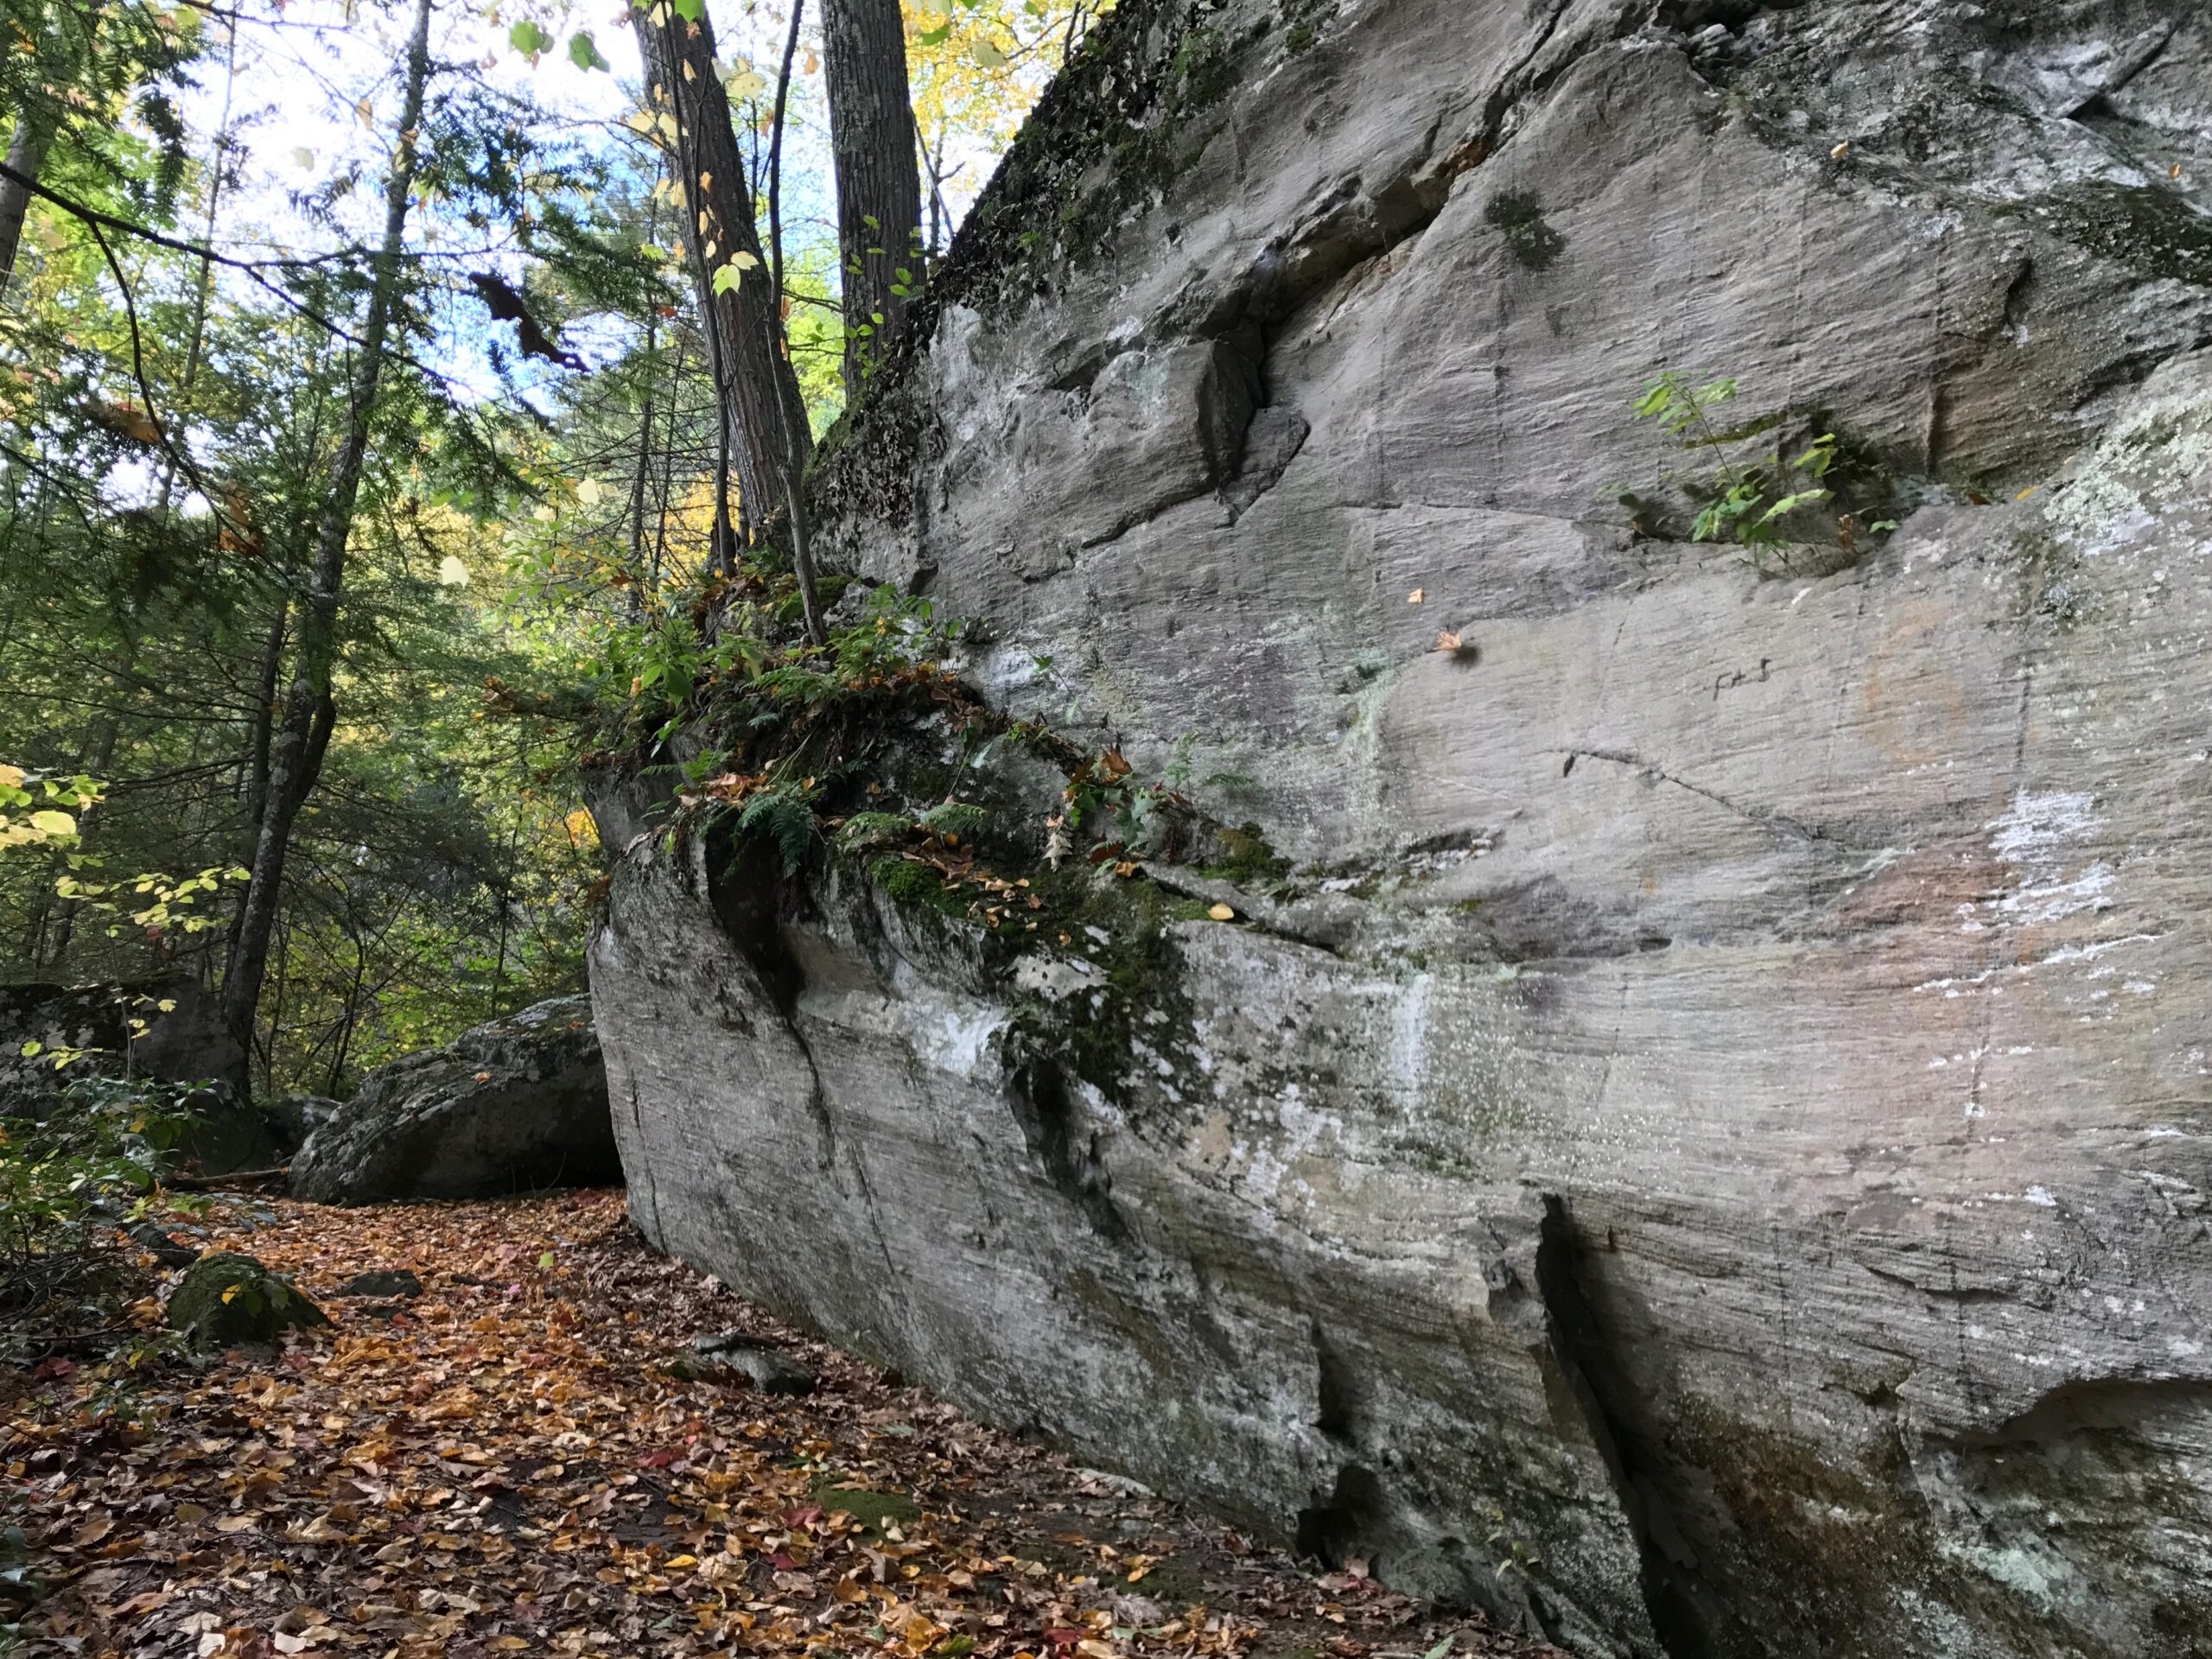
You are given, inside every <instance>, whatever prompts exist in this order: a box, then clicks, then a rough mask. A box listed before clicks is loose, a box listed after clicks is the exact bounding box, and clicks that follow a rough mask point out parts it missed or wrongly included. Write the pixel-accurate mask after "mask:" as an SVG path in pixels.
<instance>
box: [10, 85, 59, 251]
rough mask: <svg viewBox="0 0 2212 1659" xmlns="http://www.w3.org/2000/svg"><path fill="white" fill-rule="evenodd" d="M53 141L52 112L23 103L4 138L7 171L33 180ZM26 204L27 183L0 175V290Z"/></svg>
mask: <svg viewBox="0 0 2212 1659" xmlns="http://www.w3.org/2000/svg"><path fill="white" fill-rule="evenodd" d="M53 142H54V117H53V115H52V113H51V112H50V111H47V110H44V109H41V108H40V107H39V106H38V105H29V106H27V107H26V108H25V109H24V110H23V111H22V114H20V115H18V116H17V117H16V132H15V136H14V137H12V138H10V139H9V141H8V169H9V171H10V173H16V174H20V175H22V177H23V178H25V179H29V180H35V179H36V178H37V177H38V175H39V169H40V168H43V167H44V166H45V165H46V152H47V148H48V145H50V144H52V143H53ZM30 206H31V193H30V187H29V185H27V184H18V183H17V182H16V181H15V180H14V179H12V178H6V177H0V293H4V292H5V291H6V290H7V287H8V283H9V282H10V279H11V278H12V277H14V276H15V274H16V249H17V248H18V247H20V246H22V240H23V219H24V217H25V215H27V214H28V213H29V212H30Z"/></svg>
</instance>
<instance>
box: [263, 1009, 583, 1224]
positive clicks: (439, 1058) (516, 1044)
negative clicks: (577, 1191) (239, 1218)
mask: <svg viewBox="0 0 2212 1659" xmlns="http://www.w3.org/2000/svg"><path fill="white" fill-rule="evenodd" d="M621 1176H622V1164H621V1159H620V1154H619V1153H618V1152H617V1151H616V1148H615V1144H614V1135H613V1128H612V1127H611V1125H610V1124H609V1123H608V1121H607V1071H606V1067H605V1065H603V1064H602V1062H601V1058H600V1052H599V1039H598V1037H597V1036H596V1035H595V1034H594V1031H593V1028H592V1017H591V999H590V998H588V997H586V996H563V997H556V998H555V999H553V1000H552V1001H549V1002H540V1003H538V1004H537V1005H536V1006H535V1007H528V1008H524V1010H523V1011H522V1012H521V1013H519V1014H509V1015H508V1016H507V1017H506V1018H505V1019H504V1020H492V1021H490V1022H489V1023H487V1024H485V1025H481V1026H479V1027H476V1028H475V1029H474V1030H473V1031H469V1032H465V1033H462V1034H461V1036H460V1037H458V1038H456V1039H454V1041H453V1043H452V1044H450V1045H449V1046H447V1047H444V1048H436V1049H430V1050H427V1051H426V1052H423V1053H420V1054H410V1055H409V1056H408V1057H407V1058H405V1059H403V1060H395V1061H393V1062H392V1063H391V1065H387V1066H385V1067H384V1068H383V1069H382V1070H380V1071H374V1072H372V1073H371V1074H370V1076H369V1077H368V1079H367V1081H365V1083H363V1084H362V1085H361V1090H360V1092H359V1094H357V1095H355V1096H353V1099H352V1100H350V1101H348V1102H347V1103H346V1104H345V1106H343V1107H342V1108H340V1110H339V1111H338V1113H337V1114H336V1116H334V1117H331V1118H330V1119H329V1120H328V1121H327V1122H323V1123H322V1124H321V1126H320V1127H319V1128H315V1130H314V1132H313V1133H312V1134H310V1135H308V1139H307V1143H306V1144H305V1145H304V1146H302V1147H301V1148H300V1150H299V1153H298V1154H297V1155H296V1157H295V1158H294V1159H293V1160H292V1192H293V1194H294V1196H295V1197H297V1198H308V1199H310V1200H313V1201H314V1202H315V1203H319V1204H365V1203H369V1202H372V1201H373V1200H376V1199H379V1198H492V1197H498V1196H501V1195H505V1194H507V1193H512V1192H531V1191H534V1190H536V1189H537V1188H541V1187H548V1186H559V1185H571V1186H586V1185H595V1184H597V1183H601V1182H606V1181H616V1180H620V1179H621Z"/></svg>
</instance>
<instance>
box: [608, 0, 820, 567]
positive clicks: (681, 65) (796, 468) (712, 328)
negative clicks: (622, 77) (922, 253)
mask: <svg viewBox="0 0 2212 1659" xmlns="http://www.w3.org/2000/svg"><path fill="white" fill-rule="evenodd" d="M655 16H659V17H662V18H663V19H664V20H665V21H664V22H662V23H660V24H655V23H654V22H653V21H652V19H653V18H654V17H655ZM631 22H632V26H633V28H634V29H635V30H636V33H637V37H638V50H639V54H640V55H641V56H642V57H643V58H644V60H645V84H646V89H647V90H646V97H647V99H648V102H649V104H650V105H651V107H652V109H653V110H654V111H656V112H659V111H666V112H667V113H669V114H670V115H671V116H672V117H673V118H674V119H675V122H676V126H677V144H676V149H677V168H676V173H677V179H678V180H679V181H681V182H682V183H683V188H684V214H683V234H684V239H685V242H686V244H687V245H689V247H690V251H691V256H692V270H693V277H694V280H695V281H696V283H697V284H698V288H699V305H700V309H701V310H702V313H705V314H707V315H708V316H709V331H708V339H709V349H710V350H711V351H713V352H714V353H715V354H716V356H717V357H719V358H720V359H721V372H720V374H719V376H718V377H717V378H719V379H720V381H721V385H722V386H723V387H724V388H726V393H725V396H726V399H727V406H726V408H725V409H724V410H723V414H722V418H723V419H725V420H726V421H728V423H729V429H730V434H731V436H732V437H733V438H734V440H735V444H734V454H733V457H732V459H733V461H734V466H735V468H736V472H737V487H738V493H739V497H740V499H741V502H742V504H743V508H744V512H745V514H746V516H747V518H750V519H751V520H752V522H753V524H765V523H766V522H767V520H768V518H769V516H770V515H771V513H772V512H773V510H774V508H775V506H776V505H777V504H778V503H779V502H780V501H781V500H782V499H783V498H784V496H785V488H786V486H785V480H786V479H787V478H795V477H797V476H798V474H800V473H802V472H804V470H805V467H806V462H807V460H808V457H809V455H810V454H811V452H812V449H813V441H812V437H811V435H810V433H809V432H808V429H807V423H806V405H805V403H804V401H803V400H802V399H801V397H799V391H798V377H797V376H796V375H795V374H793V373H792V372H791V359H790V358H789V356H788V355H787V354H786V353H785V348H784V329H783V319H782V317H781V316H780V315H779V308H778V305H777V296H776V294H775V292H774V289H772V287H771V285H770V283H769V282H768V281H767V271H766V261H765V260H764V259H763V258H762V257H761V252H760V232H758V230H757V229H756V228H755V227H754V225H753V198H752V193H751V189H750V187H749V186H748V184H747V175H746V169H745V157H744V155H743V152H741V150H740V149H738V146H737V130H736V127H735V125H734V123H733V122H732V120H731V118H730V109H729V98H728V94H727V93H726V92H723V90H722V84H721V77H720V76H719V75H717V74H716V73H715V35H714V29H713V27H712V25H711V24H710V23H709V22H708V21H707V19H706V18H705V17H704V16H702V17H701V18H700V20H699V21H698V22H696V23H687V22H684V21H683V19H682V18H680V17H678V16H676V14H675V11H674V10H673V9H672V8H669V7H664V6H661V7H654V8H652V9H651V10H632V13H631ZM748 262H749V264H748ZM733 265H734V266H735V267H737V270H736V273H735V274H736V278H737V280H736V282H735V283H734V286H733V285H731V284H730V283H729V282H728V280H727V279H724V281H723V283H722V287H723V290H724V291H723V292H721V293H720V294H717V293H716V292H715V286H716V277H715V273H716V272H718V271H720V270H723V269H724V268H726V267H729V266H733Z"/></svg>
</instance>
